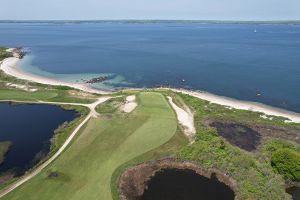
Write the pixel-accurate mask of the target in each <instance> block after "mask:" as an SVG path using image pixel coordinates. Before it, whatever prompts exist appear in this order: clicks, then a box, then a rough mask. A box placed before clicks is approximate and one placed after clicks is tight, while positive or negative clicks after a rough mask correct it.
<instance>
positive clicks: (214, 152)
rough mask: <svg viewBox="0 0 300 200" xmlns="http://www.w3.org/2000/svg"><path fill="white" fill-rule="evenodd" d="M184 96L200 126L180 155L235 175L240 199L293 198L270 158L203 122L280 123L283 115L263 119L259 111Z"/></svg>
mask: <svg viewBox="0 0 300 200" xmlns="http://www.w3.org/2000/svg"><path fill="white" fill-rule="evenodd" d="M180 96H181V98H182V99H183V100H184V101H185V102H186V103H187V105H189V106H191V107H192V109H193V110H194V112H195V123H196V124H195V125H196V129H197V135H196V141H195V142H194V143H193V144H192V145H189V146H186V147H184V148H183V149H182V150H181V151H180V153H179V154H178V157H179V158H180V159H183V160H193V161H196V162H197V163H198V164H200V165H201V166H202V167H205V168H207V169H218V170H220V171H222V172H224V173H226V174H228V175H229V176H231V177H233V178H234V179H235V180H236V181H237V184H238V191H237V193H236V195H237V199H265V200H267V199H270V200H276V199H278V200H282V199H289V196H288V195H287V194H286V193H285V186H284V184H285V183H284V179H283V177H282V176H280V175H278V174H276V173H275V172H274V171H273V169H272V167H271V165H270V162H269V160H268V159H265V160H264V159H258V158H257V157H256V156H257V155H255V154H251V153H248V152H245V151H243V150H241V149H239V148H237V147H234V146H232V145H230V144H229V143H227V142H226V141H224V139H222V138H221V137H220V136H219V135H218V134H217V132H216V130H215V129H214V128H210V127H207V126H206V125H205V124H203V119H205V118H208V117H214V118H222V119H231V120H235V121H247V122H252V123H253V122H254V123H265V124H277V125H279V124H280V123H281V121H280V119H278V121H276V120H275V121H268V120H265V119H261V118H260V117H259V115H260V114H259V113H255V112H250V111H242V110H236V109H233V110H229V109H227V108H225V107H224V106H220V105H216V104H209V103H208V102H207V101H203V100H199V99H197V98H195V97H191V96H188V95H180ZM293 126H294V125H293ZM296 126H297V125H296ZM258 154H259V152H258ZM258 157H259V156H258Z"/></svg>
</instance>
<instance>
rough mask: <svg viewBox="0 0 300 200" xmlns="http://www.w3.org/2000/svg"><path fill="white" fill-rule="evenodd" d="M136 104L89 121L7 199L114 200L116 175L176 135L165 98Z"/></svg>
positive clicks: (150, 95) (149, 95)
mask: <svg viewBox="0 0 300 200" xmlns="http://www.w3.org/2000/svg"><path fill="white" fill-rule="evenodd" d="M137 101H138V104H139V106H138V107H137V109H135V111H133V112H132V113H130V114H126V115H123V114H114V115H111V114H110V116H109V117H106V116H105V115H102V116H101V117H100V118H93V119H91V120H90V121H89V122H88V124H87V125H86V126H85V128H83V130H81V133H80V135H79V136H78V138H76V140H75V141H74V142H73V144H72V145H71V146H70V147H69V148H68V149H67V150H66V151H65V152H64V153H63V154H62V155H61V156H60V157H59V158H58V159H57V160H56V161H54V163H52V164H51V165H50V166H48V167H47V168H46V169H45V170H43V172H42V173H40V174H39V175H37V176H36V177H34V178H33V179H32V180H30V181H29V182H27V183H25V184H24V185H22V186H21V187H19V188H17V189H16V190H14V191H13V192H11V193H9V194H8V195H6V196H4V198H3V199H20V200H21V199H22V200H23V199H27V200H44V199H45V200H47V199H72V200H77V199H78V200H82V199H89V200H93V199H105V200H110V199H112V194H111V180H112V175H113V173H114V171H115V170H116V169H118V167H120V166H121V165H122V164H124V163H126V162H129V161H130V160H132V159H134V158H136V157H138V156H140V155H143V154H145V153H147V152H149V151H151V150H153V149H155V148H157V147H159V146H161V145H163V144H165V143H166V142H168V141H169V140H170V139H171V138H172V137H173V136H174V135H175V133H176V131H177V121H176V116H175V113H174V112H173V110H172V109H171V107H170V106H169V104H168V102H167V100H166V99H165V98H164V96H163V95H162V94H159V93H154V92H142V93H140V94H139V95H137Z"/></svg>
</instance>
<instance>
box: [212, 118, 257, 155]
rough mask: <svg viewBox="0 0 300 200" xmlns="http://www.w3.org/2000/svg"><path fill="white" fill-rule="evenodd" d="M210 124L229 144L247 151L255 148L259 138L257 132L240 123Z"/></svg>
mask: <svg viewBox="0 0 300 200" xmlns="http://www.w3.org/2000/svg"><path fill="white" fill-rule="evenodd" d="M210 126H212V127H214V128H216V129H217V132H218V134H219V135H220V136H222V137H223V138H225V139H226V140H227V141H228V142H229V143H230V144H233V145H235V146H238V147H240V148H241V149H244V150H247V151H253V150H255V149H256V148H257V146H258V145H259V143H260V140H261V135H260V134H259V133H258V132H256V131H255V130H253V129H251V128H249V127H247V126H245V125H242V124H236V123H222V122H213V123H211V124H210Z"/></svg>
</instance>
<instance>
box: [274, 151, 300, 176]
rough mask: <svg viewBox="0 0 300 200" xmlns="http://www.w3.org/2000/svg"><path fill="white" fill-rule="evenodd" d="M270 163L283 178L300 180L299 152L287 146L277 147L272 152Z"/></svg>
mask: <svg viewBox="0 0 300 200" xmlns="http://www.w3.org/2000/svg"><path fill="white" fill-rule="evenodd" d="M271 165H272V167H273V168H274V169H275V170H276V171H277V172H278V173H279V174H282V175H283V176H284V177H285V178H287V179H290V180H292V181H300V153H298V152H296V151H294V150H291V149H287V148H282V149H279V150H277V151H275V152H274V153H273V155H272V158H271Z"/></svg>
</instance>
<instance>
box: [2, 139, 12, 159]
mask: <svg viewBox="0 0 300 200" xmlns="http://www.w3.org/2000/svg"><path fill="white" fill-rule="evenodd" d="M11 145H12V143H11V142H9V141H3V142H2V141H1V142H0V164H1V163H3V161H4V159H5V155H6V153H7V152H8V150H9V148H10V146H11Z"/></svg>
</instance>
